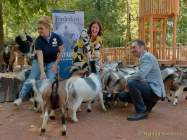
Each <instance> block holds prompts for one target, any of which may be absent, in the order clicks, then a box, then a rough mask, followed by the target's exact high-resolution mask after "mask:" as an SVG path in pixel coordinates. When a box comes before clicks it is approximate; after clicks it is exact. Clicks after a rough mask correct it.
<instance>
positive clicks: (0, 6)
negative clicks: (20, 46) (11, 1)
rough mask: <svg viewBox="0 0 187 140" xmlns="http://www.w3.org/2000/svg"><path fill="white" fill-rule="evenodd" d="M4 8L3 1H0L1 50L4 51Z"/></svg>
mask: <svg viewBox="0 0 187 140" xmlns="http://www.w3.org/2000/svg"><path fill="white" fill-rule="evenodd" d="M2 10H3V7H2V1H0V50H2V46H3V43H4V33H3V11H2Z"/></svg>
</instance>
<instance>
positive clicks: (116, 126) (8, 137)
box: [0, 97, 187, 140]
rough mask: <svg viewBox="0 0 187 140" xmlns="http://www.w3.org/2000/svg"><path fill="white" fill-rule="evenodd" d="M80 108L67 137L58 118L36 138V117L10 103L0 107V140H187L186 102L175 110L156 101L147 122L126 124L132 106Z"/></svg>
mask: <svg viewBox="0 0 187 140" xmlns="http://www.w3.org/2000/svg"><path fill="white" fill-rule="evenodd" d="M84 106H85V105H83V110H82V112H79V113H78V119H79V122H78V123H73V122H68V124H67V127H68V128H67V129H68V130H67V131H68V133H67V136H65V137H63V136H61V133H60V115H57V118H56V120H49V122H48V127H47V132H46V134H45V135H42V136H40V135H39V134H40V126H41V121H42V119H41V117H40V115H41V114H40V113H36V112H34V111H33V110H31V104H30V103H29V102H25V103H24V104H23V105H22V106H21V107H20V108H19V109H17V108H16V107H15V106H14V105H13V103H12V102H9V103H2V104H0V140H150V139H151V140H187V100H185V99H184V97H183V98H182V99H181V100H180V102H179V104H178V105H177V106H173V105H171V104H170V103H167V102H162V101H160V102H159V103H158V104H157V105H156V106H155V108H154V109H153V112H152V113H151V114H150V115H149V118H148V119H145V120H141V121H136V122H129V121H127V120H126V117H127V116H128V115H129V114H131V113H133V111H134V109H133V107H132V105H129V106H128V107H122V106H121V105H119V106H117V107H115V108H113V109H112V110H110V111H108V112H103V111H102V110H101V107H100V106H99V104H98V103H96V104H95V105H94V106H93V110H92V112H90V113H88V112H86V109H85V107H84Z"/></svg>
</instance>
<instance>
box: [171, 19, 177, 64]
mask: <svg viewBox="0 0 187 140" xmlns="http://www.w3.org/2000/svg"><path fill="white" fill-rule="evenodd" d="M176 27H177V16H174V17H173V44H172V46H173V61H176V52H175V51H176V34H177V31H176Z"/></svg>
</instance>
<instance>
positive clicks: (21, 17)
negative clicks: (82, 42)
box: [1, 0, 187, 47]
mask: <svg viewBox="0 0 187 140" xmlns="http://www.w3.org/2000/svg"><path fill="white" fill-rule="evenodd" d="M138 1H139V0H129V2H130V4H129V5H128V4H127V0H29V1H28V0H1V2H2V4H3V10H2V11H3V22H4V25H3V26H4V36H5V39H6V40H7V39H14V38H15V36H16V35H17V34H18V33H20V32H21V31H26V32H28V33H30V34H32V35H36V33H37V32H36V29H35V28H36V22H37V19H38V18H39V17H40V16H41V15H49V16H51V11H52V10H54V9H61V10H79V11H84V13H85V26H86V27H88V25H89V24H90V22H91V21H92V20H94V19H99V20H100V21H101V22H102V24H103V27H104V41H105V45H106V46H108V47H113V46H117V47H118V46H121V45H122V46H124V45H125V40H126V38H127V35H128V34H127V31H128V30H129V31H128V32H130V34H129V35H130V36H131V38H132V39H133V38H137V37H138V12H139V11H138ZM180 7H181V9H180V16H179V18H178V26H177V42H180V43H187V0H180ZM127 10H128V11H127ZM127 13H129V15H130V21H128V16H127ZM128 23H130V24H129V25H128ZM168 32H170V31H168ZM168 38H170V36H169V37H168ZM169 42H171V41H169ZM126 43H128V42H126Z"/></svg>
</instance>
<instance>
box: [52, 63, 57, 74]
mask: <svg viewBox="0 0 187 140" xmlns="http://www.w3.org/2000/svg"><path fill="white" fill-rule="evenodd" d="M51 70H52V71H53V72H54V73H57V71H58V65H57V63H54V64H53V65H52V66H51Z"/></svg>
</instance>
